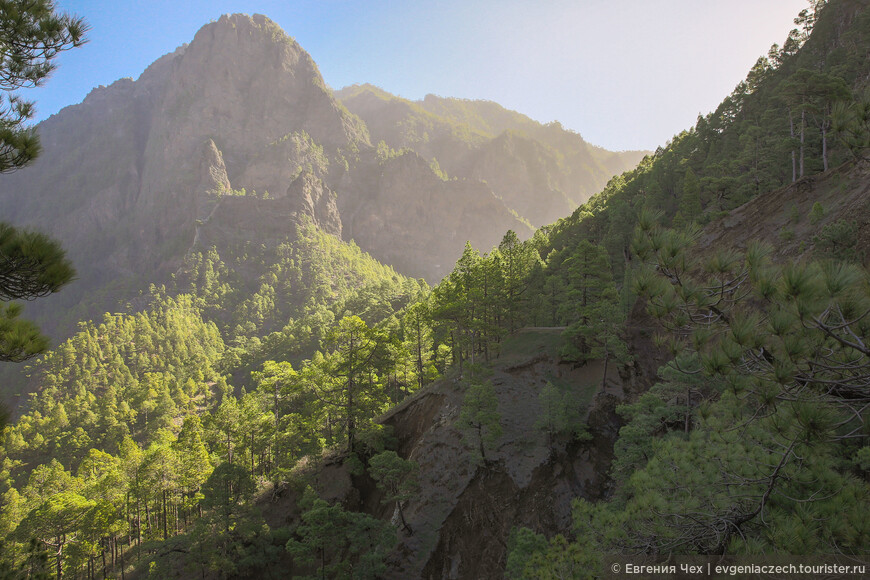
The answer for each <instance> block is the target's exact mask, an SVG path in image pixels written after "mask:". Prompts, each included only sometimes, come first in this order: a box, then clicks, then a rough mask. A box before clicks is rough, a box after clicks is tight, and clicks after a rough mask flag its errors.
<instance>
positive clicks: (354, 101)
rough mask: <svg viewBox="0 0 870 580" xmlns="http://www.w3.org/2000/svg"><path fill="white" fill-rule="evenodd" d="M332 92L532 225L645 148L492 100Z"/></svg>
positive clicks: (371, 124)
mask: <svg viewBox="0 0 870 580" xmlns="http://www.w3.org/2000/svg"><path fill="white" fill-rule="evenodd" d="M335 95H336V97H338V98H339V99H340V100H341V102H342V104H344V105H345V106H346V107H347V108H348V109H349V110H350V111H352V112H353V113H354V114H356V115H358V116H359V117H360V118H362V119H363V120H364V121H365V123H366V125H367V126H368V128H369V131H370V134H371V138H372V141H373V142H376V141H384V143H385V144H386V145H388V146H389V147H392V148H396V149H402V148H409V149H413V150H414V151H416V152H418V153H419V154H420V155H422V156H423V157H424V158H426V159H427V160H429V161H430V162H432V163H436V164H437V166H438V167H439V168H440V169H441V170H443V171H444V172H445V173H446V174H447V175H449V176H451V177H457V178H459V179H468V180H479V181H484V182H486V183H487V185H489V186H490V187H491V188H492V190H493V192H494V193H495V194H496V195H497V196H498V197H499V198H500V199H501V200H502V201H504V203H505V204H506V205H507V206H508V207H510V208H511V209H513V210H515V211H516V212H517V214H519V215H520V216H522V217H525V218H527V219H528V220H529V222H530V223H531V224H532V225H533V226H535V227H540V226H543V225H546V224H549V223H551V222H553V221H554V220H556V219H558V218H559V217H562V216H564V215H565V214H566V213H568V212H570V211H572V209H573V208H575V207H576V206H577V205H579V204H581V203H583V202H585V201H586V200H587V199H589V197H591V196H592V194H594V193H596V192H598V191H600V190H601V189H602V188H603V187H604V185H605V184H606V183H607V181H608V180H609V179H610V178H611V177H612V176H613V175H618V174H619V173H622V172H623V171H626V170H627V169H630V168H632V167H634V166H635V165H637V163H638V162H639V161H640V160H641V159H642V158H643V156H644V155H645V154H646V153H647V152H645V151H624V152H611V151H606V150H604V149H602V148H600V147H595V146H592V145H590V144H588V143H586V141H584V140H583V138H582V137H581V136H580V135H578V134H577V133H574V132H572V131H566V130H565V129H563V128H562V126H561V125H560V124H559V123H558V122H553V123H549V124H547V125H542V124H541V123H538V122H536V121H533V120H532V119H530V118H528V117H526V116H525V115H522V114H520V113H517V112H515V111H510V110H507V109H505V108H504V107H502V106H500V105H498V104H497V103H493V102H491V101H471V100H463V99H448V98H442V97H437V96H434V95H427V96H426V97H425V98H424V99H423V100H421V101H417V102H414V101H409V100H407V99H402V98H400V97H396V96H394V95H391V94H389V93H388V92H386V91H384V90H382V89H379V88H378V87H374V86H372V85H355V86H351V87H345V88H344V89H341V90H340V91H337V92H336V93H335Z"/></svg>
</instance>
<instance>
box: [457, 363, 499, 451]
mask: <svg viewBox="0 0 870 580" xmlns="http://www.w3.org/2000/svg"><path fill="white" fill-rule="evenodd" d="M456 428H457V429H459V430H460V431H462V432H463V438H464V439H465V440H466V442H468V443H469V444H471V445H472V446H474V445H475V444H476V446H477V448H476V449H475V451H476V452H478V453H479V454H480V456H479V457H478V460H481V461H483V462H484V463H486V462H487V458H486V448H492V447H493V446H494V445H495V444H496V443H497V442H498V440H499V438H501V434H502V429H501V415H500V414H499V412H498V398H497V397H496V395H495V389H494V388H493V386H492V382H491V381H483V380H481V379H479V378H472V379H471V382H470V384H469V385H468V388H467V390H466V391H465V397H463V399H462V410H461V411H460V412H459V417H458V418H457V419H456Z"/></svg>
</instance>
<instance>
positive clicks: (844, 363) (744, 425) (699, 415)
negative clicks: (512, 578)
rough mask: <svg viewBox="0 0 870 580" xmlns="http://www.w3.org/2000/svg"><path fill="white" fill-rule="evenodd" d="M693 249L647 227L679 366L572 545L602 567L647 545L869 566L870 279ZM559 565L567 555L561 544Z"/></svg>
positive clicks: (654, 305) (582, 514) (636, 413)
mask: <svg viewBox="0 0 870 580" xmlns="http://www.w3.org/2000/svg"><path fill="white" fill-rule="evenodd" d="M690 240H691V236H686V235H685V234H679V233H677V232H673V231H663V230H661V229H659V228H658V227H657V226H655V225H654V223H653V222H652V221H650V220H647V219H643V220H642V221H641V227H640V229H639V232H638V236H637V240H636V247H637V248H638V250H639V253H640V254H641V255H642V256H644V257H645V258H646V259H647V260H649V261H650V262H651V264H653V265H654V270H655V274H654V275H653V274H649V275H647V276H644V277H642V278H640V279H639V284H638V285H639V290H640V291H641V294H642V295H643V296H644V297H645V298H646V299H647V300H648V303H649V311H650V312H651V313H652V314H653V315H655V316H656V317H657V318H659V319H660V321H661V323H662V324H663V325H664V327H665V328H667V329H668V330H669V331H670V333H671V342H672V350H673V352H674V353H675V354H676V355H678V356H677V358H676V359H675V360H674V361H673V362H672V363H670V364H669V365H667V366H666V367H664V368H663V369H662V371H661V377H662V379H663V381H662V382H661V383H659V384H658V385H656V386H655V387H654V388H653V389H651V390H650V392H649V393H647V394H645V395H643V396H642V397H641V398H640V399H639V400H638V401H637V402H636V403H634V404H632V405H629V406H625V407H623V408H621V409H620V412H621V413H622V414H623V415H624V416H626V418H627V419H628V423H627V425H626V426H625V427H623V429H622V431H621V432H620V439H619V441H618V442H617V444H616V446H615V453H616V460H615V462H614V468H613V469H614V476H615V479H616V481H617V483H618V485H619V486H620V487H619V491H618V493H617V494H616V495H615V497H614V499H613V500H612V501H610V502H604V503H600V504H597V505H591V504H588V503H586V502H582V501H581V502H579V503H578V504H577V505H576V506H575V527H576V537H577V541H576V542H574V543H572V544H570V545H569V546H570V547H571V549H574V550H579V552H578V553H580V554H588V555H592V554H595V553H614V552H619V551H625V552H632V551H636V550H638V549H639V548H640V547H641V546H643V547H644V548H643V549H644V550H645V551H649V552H652V553H701V554H721V553H730V552H735V553H744V552H750V553H757V552H759V551H763V552H765V553H772V552H778V553H787V554H814V553H827V552H829V551H830V550H832V549H834V546H838V547H839V548H837V549H840V550H845V551H846V552H848V553H853V554H858V553H863V552H862V551H863V548H862V547H861V546H863V545H865V543H866V541H867V539H868V538H870V527H868V526H867V524H866V522H864V521H862V520H861V519H860V518H859V517H856V516H853V515H852V514H853V513H855V512H856V510H857V511H860V507H858V506H860V505H862V504H863V503H864V502H866V501H867V498H868V497H870V487H868V485H867V482H866V481H865V480H863V479H859V478H856V477H855V476H854V475H853V474H852V473H851V471H850V469H849V468H848V467H847V466H848V465H849V462H850V461H851V460H852V457H853V454H854V449H855V448H854V445H853V443H852V439H853V438H854V437H855V436H856V435H857V434H858V433H860V432H862V430H863V419H862V414H863V412H864V411H863V407H864V403H863V402H860V401H865V400H868V396H870V395H868V394H867V393H866V389H865V388H864V386H863V376H864V373H866V369H867V368H868V367H870V359H868V353H867V351H866V349H864V348H863V346H861V345H862V344H863V342H864V338H863V337H865V336H867V334H868V331H870V326H868V323H867V322H866V321H865V320H864V318H866V313H867V312H868V311H870V294H868V292H867V286H866V273H865V272H862V271H859V270H857V269H855V268H853V267H850V266H847V265H844V264H838V263H833V262H831V263H823V264H818V263H810V264H788V265H785V266H774V265H772V264H770V263H769V262H768V261H767V259H766V254H767V252H766V250H765V249H764V248H762V247H759V246H752V247H750V248H749V250H748V251H747V253H746V254H745V255H743V256H741V255H737V254H733V253H728V252H722V253H719V254H717V255H714V256H712V257H710V258H708V259H707V260H705V261H700V260H697V259H695V258H694V257H693V256H692V255H691V253H690V252H689V251H688V249H687V248H688V242H689V241H690ZM834 513H836V514H843V515H841V516H833V515H832V514H834ZM826 514H831V516H827V515H826ZM829 518H830V519H829ZM553 551H555V552H556V553H562V548H561V547H560V545H559V542H558V541H556V540H553V541H551V543H550V548H548V552H547V554H548V555H549V554H551V553H553Z"/></svg>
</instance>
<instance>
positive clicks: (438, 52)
mask: <svg viewBox="0 0 870 580" xmlns="http://www.w3.org/2000/svg"><path fill="white" fill-rule="evenodd" d="M58 5H59V7H60V8H61V9H63V10H67V11H70V12H73V13H75V14H78V15H80V16H84V17H85V18H86V19H87V20H88V22H89V23H90V25H91V31H90V33H89V35H88V37H89V38H90V42H89V43H88V44H87V45H85V46H84V47H82V48H79V49H76V50H74V51H71V52H67V53H64V54H62V55H61V57H60V59H59V65H60V66H59V69H58V70H57V72H56V73H55V74H54V76H53V77H52V78H51V79H49V81H48V82H47V83H46V85H45V86H44V87H41V88H39V89H34V90H29V91H26V92H25V95H24V96H25V97H27V98H29V99H35V100H36V101H37V108H38V115H39V117H38V120H39V119H43V118H45V117H47V116H49V115H51V114H53V113H56V112H57V111H58V110H60V109H61V108H63V107H65V106H67V105H70V104H75V103H79V102H81V100H82V99H83V98H84V97H85V95H87V93H88V91H90V89H91V88H93V87H95V86H98V85H101V84H102V85H107V84H110V83H112V82H113V81H115V80H117V79H119V78H123V77H133V78H137V77H138V76H139V75H140V74H141V73H142V71H143V70H144V69H145V67H146V66H148V65H149V64H150V63H151V62H153V61H154V60H156V59H157V58H158V57H160V56H162V55H163V54H166V53H168V52H171V51H172V50H174V49H175V47H177V46H178V45H181V44H183V43H187V42H190V41H191V40H192V39H193V36H194V34H195V33H196V31H197V30H198V29H199V28H200V27H201V26H203V25H204V24H206V23H207V22H208V21H210V20H214V19H217V18H218V17H219V16H220V15H221V14H224V13H231V12H244V13H248V14H253V13H261V14H265V15H266V16H268V17H270V18H271V19H272V20H274V21H276V22H277V23H278V24H279V25H280V26H281V27H282V28H284V30H285V31H286V32H287V33H288V34H289V35H290V36H292V37H294V38H295V39H296V40H297V41H298V42H299V43H300V44H301V45H302V47H303V48H304V49H305V50H307V51H308V52H309V53H310V54H311V56H312V57H313V58H314V60H315V61H316V62H317V64H318V66H319V67H320V71H321V73H322V74H323V77H324V79H325V80H326V82H327V83H328V84H329V85H330V86H332V87H335V88H341V87H343V86H346V85H349V84H353V83H365V82H368V83H372V84H375V85H378V86H380V87H382V88H383V89H385V90H387V91H389V92H392V93H395V94H398V95H401V96H403V97H406V98H409V99H420V98H422V97H423V96H425V95H426V94H427V93H434V94H437V95H441V96H449V97H461V98H469V99H489V100H493V101H496V102H498V103H500V104H502V105H504V106H505V107H508V108H510V109H514V110H517V111H520V112H521V113H525V114H526V115H529V116H530V117H532V118H534V119H536V120H538V121H541V122H549V121H553V120H558V121H560V122H561V123H562V124H563V125H564V126H565V127H567V128H569V129H572V130H574V131H577V132H578V133H580V134H581V135H583V137H584V138H585V139H586V140H587V141H589V142H590V143H593V144H596V145H601V146H603V147H606V148H608V149H615V150H620V149H655V148H656V147H657V146H658V145H661V144H664V142H665V141H667V140H668V139H669V138H670V137H672V136H673V135H674V134H676V133H679V132H680V131H681V130H683V129H686V128H688V127H690V126H691V125H694V123H695V120H696V118H697V115H698V113H705V114H706V113H708V112H710V111H711V110H712V109H714V108H715V107H716V105H718V103H719V102H720V101H721V100H722V99H723V98H724V97H725V96H726V95H727V94H728V93H730V92H731V90H732V89H733V88H734V86H735V85H736V84H737V83H738V82H739V81H740V80H742V79H743V78H744V77H745V76H746V73H747V72H748V70H749V68H750V67H751V66H752V65H753V64H754V62H755V60H756V59H757V58H758V57H759V56H761V55H762V54H766V53H767V50H768V48H769V47H770V45H771V44H773V43H774V42H776V43H779V44H782V42H783V40H784V39H785V37H786V35H787V34H788V31H789V30H790V29H791V28H793V27H794V25H793V22H792V19H793V18H794V17H795V16H796V15H797V13H798V12H799V11H800V10H801V9H803V8H804V7H806V6H807V1H806V0H727V1H726V0H574V1H568V0H565V1H560V0H426V1H416V0H414V1H395V2H387V1H381V0H367V1H366V0H296V1H293V0H284V1H260V2H251V1H245V0H182V1H179V0H172V1H168V0H135V1H134V0H131V1H124V0H58Z"/></svg>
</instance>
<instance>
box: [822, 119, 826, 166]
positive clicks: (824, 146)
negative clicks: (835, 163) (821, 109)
mask: <svg viewBox="0 0 870 580" xmlns="http://www.w3.org/2000/svg"><path fill="white" fill-rule="evenodd" d="M821 128H822V165H823V166H824V170H825V171H827V170H828V122H827V121H822V125H821Z"/></svg>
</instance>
